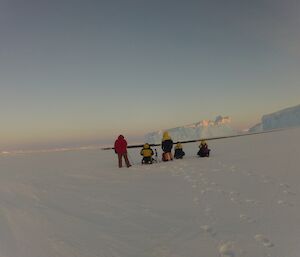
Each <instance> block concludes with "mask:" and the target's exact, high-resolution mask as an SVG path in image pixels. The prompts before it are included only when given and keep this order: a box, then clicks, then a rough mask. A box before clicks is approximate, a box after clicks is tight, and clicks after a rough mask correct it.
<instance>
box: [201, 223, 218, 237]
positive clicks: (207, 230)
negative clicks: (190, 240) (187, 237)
mask: <svg viewBox="0 0 300 257" xmlns="http://www.w3.org/2000/svg"><path fill="white" fill-rule="evenodd" d="M200 228H201V229H202V230H203V231H204V232H205V233H206V234H209V235H210V236H211V237H215V236H216V234H217V233H216V232H215V231H214V229H213V228H212V227H211V226H209V225H203V226H201V227H200Z"/></svg>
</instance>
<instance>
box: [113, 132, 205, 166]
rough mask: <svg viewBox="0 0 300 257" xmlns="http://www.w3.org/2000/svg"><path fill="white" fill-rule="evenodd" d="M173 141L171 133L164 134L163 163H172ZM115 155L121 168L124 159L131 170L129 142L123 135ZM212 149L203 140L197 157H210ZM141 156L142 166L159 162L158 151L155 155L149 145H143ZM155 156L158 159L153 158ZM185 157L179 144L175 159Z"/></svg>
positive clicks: (118, 141)
mask: <svg viewBox="0 0 300 257" xmlns="http://www.w3.org/2000/svg"><path fill="white" fill-rule="evenodd" d="M173 144H174V143H173V140H172V138H171V137H170V135H169V133H168V132H167V131H166V132H164V133H163V138H162V143H161V148H162V151H163V153H162V161H172V160H173V155H172V149H173ZM114 149H115V153H116V154H117V155H118V163H119V168H121V167H122V158H124V160H125V163H126V166H127V167H128V168H129V167H130V166H131V164H130V162H129V159H128V154H127V141H126V140H125V138H124V136H123V135H120V136H119V137H118V139H117V140H116V141H115V145H114ZM209 153H210V149H209V148H208V145H207V143H206V142H205V140H201V142H200V145H199V151H198V153H197V155H198V156H199V157H209ZM140 154H141V155H142V156H143V158H142V164H152V163H153V162H154V161H157V151H156V149H155V153H154V151H153V150H152V148H151V147H150V145H149V144H148V143H146V144H144V145H143V149H142V150H141V152H140ZM154 154H155V157H156V159H154V158H153V156H154ZM183 156H185V152H184V151H183V149H182V144H181V143H177V144H176V146H175V151H174V158H175V159H182V158H183Z"/></svg>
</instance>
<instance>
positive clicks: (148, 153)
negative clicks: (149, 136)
mask: <svg viewBox="0 0 300 257" xmlns="http://www.w3.org/2000/svg"><path fill="white" fill-rule="evenodd" d="M141 155H142V156H143V159H142V164H152V163H153V158H152V156H153V155H154V152H153V150H152V149H151V147H150V145H149V144H148V143H146V144H144V146H143V149H142V150H141Z"/></svg>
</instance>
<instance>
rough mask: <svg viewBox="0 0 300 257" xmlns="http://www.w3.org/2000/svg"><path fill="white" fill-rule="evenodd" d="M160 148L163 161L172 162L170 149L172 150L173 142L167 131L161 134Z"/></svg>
mask: <svg viewBox="0 0 300 257" xmlns="http://www.w3.org/2000/svg"><path fill="white" fill-rule="evenodd" d="M161 148H162V150H163V156H162V157H163V158H162V160H163V161H172V160H173V156H172V148H173V140H172V139H171V137H170V135H169V133H168V132H167V131H165V132H164V134H163V139H162V143H161Z"/></svg>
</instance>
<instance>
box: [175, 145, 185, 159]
mask: <svg viewBox="0 0 300 257" xmlns="http://www.w3.org/2000/svg"><path fill="white" fill-rule="evenodd" d="M184 155H185V152H184V151H183V150H182V145H181V144H180V143H177V144H176V146H175V153H174V158H175V159H182V158H183V156H184Z"/></svg>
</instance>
